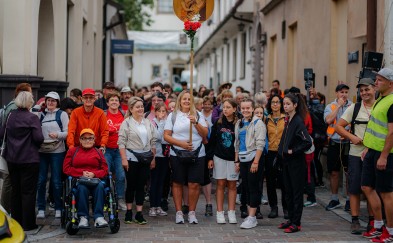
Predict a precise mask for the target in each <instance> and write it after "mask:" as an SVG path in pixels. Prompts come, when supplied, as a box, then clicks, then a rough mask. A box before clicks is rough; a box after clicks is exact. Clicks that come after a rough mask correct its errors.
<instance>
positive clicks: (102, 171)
mask: <svg viewBox="0 0 393 243" xmlns="http://www.w3.org/2000/svg"><path fill="white" fill-rule="evenodd" d="M94 150H96V151H94V153H96V152H98V153H99V155H98V154H97V159H98V160H101V168H98V169H96V170H93V171H91V172H93V173H94V177H97V178H104V177H105V176H107V175H108V164H107V163H106V160H105V156H104V154H103V153H102V151H101V150H100V149H94Z"/></svg>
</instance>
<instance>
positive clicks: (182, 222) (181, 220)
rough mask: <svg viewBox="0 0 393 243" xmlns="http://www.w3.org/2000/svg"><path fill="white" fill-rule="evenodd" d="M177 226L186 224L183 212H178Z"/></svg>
mask: <svg viewBox="0 0 393 243" xmlns="http://www.w3.org/2000/svg"><path fill="white" fill-rule="evenodd" d="M176 224H184V216H183V212H182V211H177V212H176Z"/></svg>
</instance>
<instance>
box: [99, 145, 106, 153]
mask: <svg viewBox="0 0 393 243" xmlns="http://www.w3.org/2000/svg"><path fill="white" fill-rule="evenodd" d="M100 150H101V152H102V153H103V154H105V147H102V146H101V147H100Z"/></svg>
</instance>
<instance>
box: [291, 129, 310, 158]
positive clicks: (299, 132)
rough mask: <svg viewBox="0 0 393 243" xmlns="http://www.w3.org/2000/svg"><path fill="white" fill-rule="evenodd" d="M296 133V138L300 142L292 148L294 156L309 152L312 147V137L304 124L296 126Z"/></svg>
mask: <svg viewBox="0 0 393 243" xmlns="http://www.w3.org/2000/svg"><path fill="white" fill-rule="evenodd" d="M295 132H296V135H295V137H296V138H298V141H300V142H297V141H295V146H294V147H293V148H292V154H297V153H304V151H307V150H308V149H310V147H311V146H312V140H311V136H310V135H309V134H308V132H307V129H306V127H305V126H304V124H303V123H302V122H300V123H299V124H298V126H296V131H295ZM296 142H297V143H296Z"/></svg>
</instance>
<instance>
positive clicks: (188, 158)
mask: <svg viewBox="0 0 393 243" xmlns="http://www.w3.org/2000/svg"><path fill="white" fill-rule="evenodd" d="M202 145H203V144H202V143H201V145H199V147H198V148H197V149H196V150H194V151H188V150H179V149H176V148H175V147H174V146H173V145H172V146H171V148H172V150H173V152H175V154H176V156H177V159H178V160H180V162H181V163H184V164H194V163H196V162H197V161H198V155H199V151H200V150H201V148H202Z"/></svg>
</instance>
